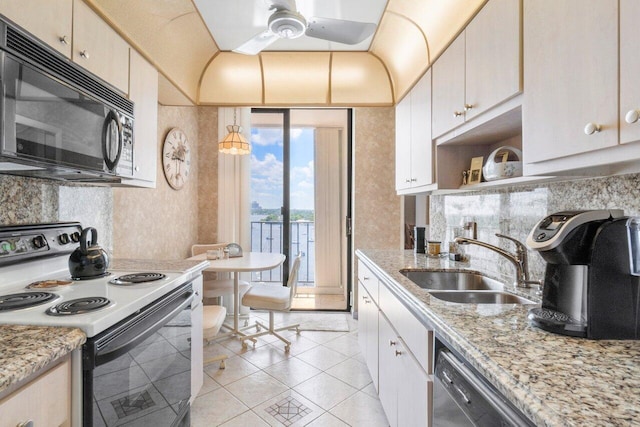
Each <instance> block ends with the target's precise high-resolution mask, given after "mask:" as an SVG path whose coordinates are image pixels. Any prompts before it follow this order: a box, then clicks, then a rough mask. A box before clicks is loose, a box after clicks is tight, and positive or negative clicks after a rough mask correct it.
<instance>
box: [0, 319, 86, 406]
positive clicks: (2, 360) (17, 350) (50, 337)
mask: <svg viewBox="0 0 640 427" xmlns="http://www.w3.org/2000/svg"><path fill="white" fill-rule="evenodd" d="M86 339H87V337H86V336H85V334H84V332H82V331H81V330H80V329H78V328H59V327H47V326H22V325H0V393H2V392H3V391H5V390H6V389H8V388H9V387H10V386H12V385H14V384H17V383H18V382H20V381H22V380H24V379H26V378H28V377H29V376H30V375H32V374H35V373H36V372H38V371H39V370H41V369H42V368H44V367H45V366H47V365H48V364H49V363H51V362H53V361H55V360H56V359H58V358H60V357H62V356H64V355H66V354H67V353H70V352H71V351H73V350H75V349H76V348H78V347H80V346H81V345H82V344H83V343H84V342H85V341H86Z"/></svg>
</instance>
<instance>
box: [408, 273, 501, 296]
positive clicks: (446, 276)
mask: <svg viewBox="0 0 640 427" xmlns="http://www.w3.org/2000/svg"><path fill="white" fill-rule="evenodd" d="M400 273H401V274H403V275H404V276H406V277H407V278H408V279H409V280H411V281H412V282H414V283H415V284H416V285H418V286H420V287H421V288H423V289H427V290H438V291H466V290H471V291H475V290H493V291H501V290H503V289H504V285H503V284H502V283H500V282H498V281H497V280H493V279H489V278H488V277H485V276H483V275H481V274H477V273H470V272H464V271H428V270H409V269H407V270H400Z"/></svg>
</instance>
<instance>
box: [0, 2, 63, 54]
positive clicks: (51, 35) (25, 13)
mask: <svg viewBox="0 0 640 427" xmlns="http://www.w3.org/2000/svg"><path fill="white" fill-rule="evenodd" d="M72 10H73V0H47V1H42V0H20V1H17V0H0V13H2V14H3V15H5V16H6V17H7V18H9V19H11V20H12V21H13V22H15V23H16V24H18V25H20V26H21V27H23V28H25V29H27V30H28V31H29V32H31V33H32V34H33V35H35V36H36V37H38V38H39V39H41V40H42V41H44V42H45V43H47V44H48V45H49V46H51V47H52V48H54V49H56V50H57V51H58V52H60V53H62V54H63V55H64V56H66V57H67V58H71V34H72V24H71V16H72Z"/></svg>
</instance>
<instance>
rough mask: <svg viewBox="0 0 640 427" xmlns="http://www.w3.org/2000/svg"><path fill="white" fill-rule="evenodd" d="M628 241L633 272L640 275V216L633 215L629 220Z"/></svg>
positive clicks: (630, 265) (630, 264)
mask: <svg viewBox="0 0 640 427" xmlns="http://www.w3.org/2000/svg"><path fill="white" fill-rule="evenodd" d="M627 243H628V244H629V267H630V269H631V274H633V275H634V276H640V217H631V218H629V219H628V220H627Z"/></svg>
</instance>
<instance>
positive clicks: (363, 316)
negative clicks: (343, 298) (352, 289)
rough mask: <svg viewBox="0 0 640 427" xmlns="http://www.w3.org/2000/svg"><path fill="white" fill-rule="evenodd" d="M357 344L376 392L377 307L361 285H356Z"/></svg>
mask: <svg viewBox="0 0 640 427" xmlns="http://www.w3.org/2000/svg"><path fill="white" fill-rule="evenodd" d="M358 344H359V345H360V350H361V352H362V356H363V357H364V360H365V362H366V363H367V368H369V373H370V374H371V379H372V381H373V385H374V386H375V388H376V391H377V390H378V305H377V304H376V300H375V299H373V297H372V296H371V295H370V294H369V292H367V289H366V288H365V287H364V285H363V284H362V283H358Z"/></svg>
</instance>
